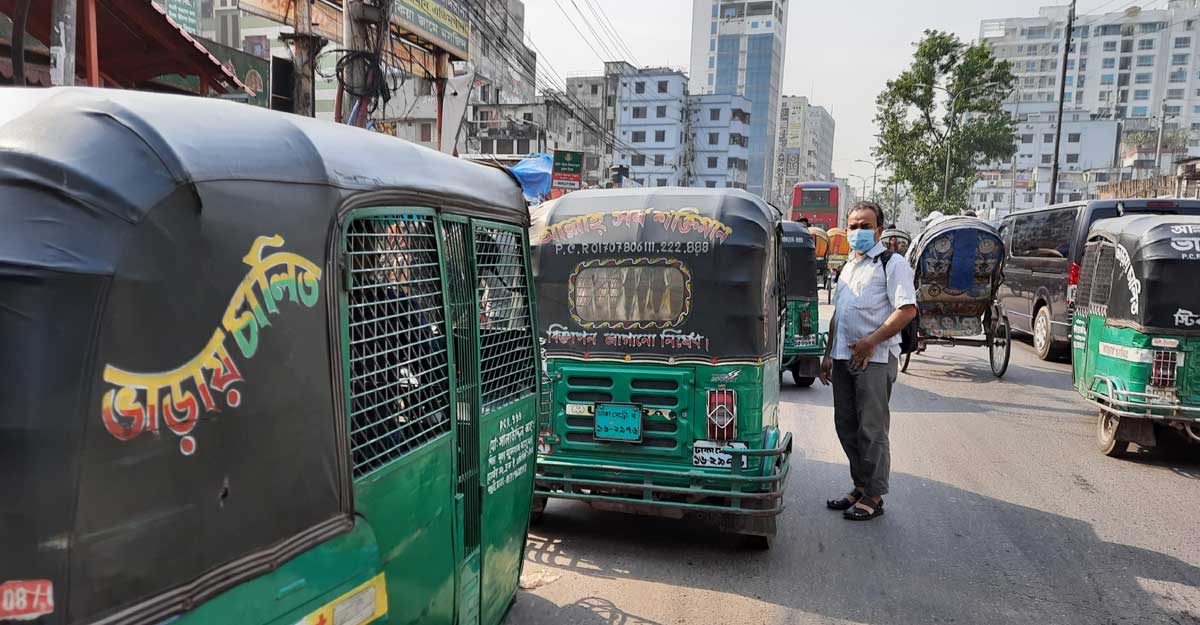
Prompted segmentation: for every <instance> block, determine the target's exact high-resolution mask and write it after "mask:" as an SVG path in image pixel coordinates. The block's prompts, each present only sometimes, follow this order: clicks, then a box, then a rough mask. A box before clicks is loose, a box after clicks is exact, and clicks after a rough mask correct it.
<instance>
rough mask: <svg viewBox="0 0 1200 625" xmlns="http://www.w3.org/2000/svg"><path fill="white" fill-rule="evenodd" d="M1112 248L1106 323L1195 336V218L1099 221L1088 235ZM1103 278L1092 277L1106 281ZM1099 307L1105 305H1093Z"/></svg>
mask: <svg viewBox="0 0 1200 625" xmlns="http://www.w3.org/2000/svg"><path fill="white" fill-rule="evenodd" d="M1088 238H1089V240H1090V241H1096V240H1098V239H1103V240H1106V241H1108V242H1109V243H1112V244H1114V245H1115V252H1116V258H1115V261H1116V262H1115V263H1114V264H1113V273H1112V289H1111V291H1110V292H1109V297H1108V302H1107V317H1108V319H1109V320H1110V321H1117V322H1126V323H1128V324H1130V325H1133V326H1134V327H1138V328H1145V329H1158V330H1165V331H1168V332H1182V333H1196V332H1200V291H1197V289H1196V287H1195V276H1196V270H1197V268H1200V217H1193V216H1184V215H1126V216H1124V217H1117V218H1113V219H1101V220H1100V221H1097V222H1096V223H1095V224H1094V225H1093V226H1092V230H1091V233H1090V234H1089V237H1088ZM1106 279H1107V276H1099V275H1097V276H1095V280H1096V281H1097V282H1098V281H1101V280H1106ZM1092 304H1100V305H1103V304H1104V302H1092Z"/></svg>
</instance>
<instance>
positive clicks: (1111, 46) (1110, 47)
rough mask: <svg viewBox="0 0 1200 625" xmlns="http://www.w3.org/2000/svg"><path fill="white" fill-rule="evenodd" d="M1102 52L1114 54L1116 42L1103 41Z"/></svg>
mask: <svg viewBox="0 0 1200 625" xmlns="http://www.w3.org/2000/svg"><path fill="white" fill-rule="evenodd" d="M1104 51H1105V52H1116V51H1117V42H1115V41H1105V42H1104Z"/></svg>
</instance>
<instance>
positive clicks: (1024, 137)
mask: <svg viewBox="0 0 1200 625" xmlns="http://www.w3.org/2000/svg"><path fill="white" fill-rule="evenodd" d="M1021 143H1033V135H1021Z"/></svg>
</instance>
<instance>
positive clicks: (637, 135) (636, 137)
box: [629, 130, 646, 143]
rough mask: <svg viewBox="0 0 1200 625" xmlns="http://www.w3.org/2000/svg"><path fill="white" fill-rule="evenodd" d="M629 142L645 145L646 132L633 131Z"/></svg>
mask: <svg viewBox="0 0 1200 625" xmlns="http://www.w3.org/2000/svg"><path fill="white" fill-rule="evenodd" d="M629 140H630V141H632V142H634V143H645V142H646V131H645V130H635V131H633V133H632V136H631V137H630V138H629Z"/></svg>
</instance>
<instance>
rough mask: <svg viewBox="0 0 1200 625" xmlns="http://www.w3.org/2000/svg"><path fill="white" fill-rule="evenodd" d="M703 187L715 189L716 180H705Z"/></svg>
mask: <svg viewBox="0 0 1200 625" xmlns="http://www.w3.org/2000/svg"><path fill="white" fill-rule="evenodd" d="M704 186H706V187H708V188H709V189H715V188H717V181H716V180H705V181H704Z"/></svg>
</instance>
